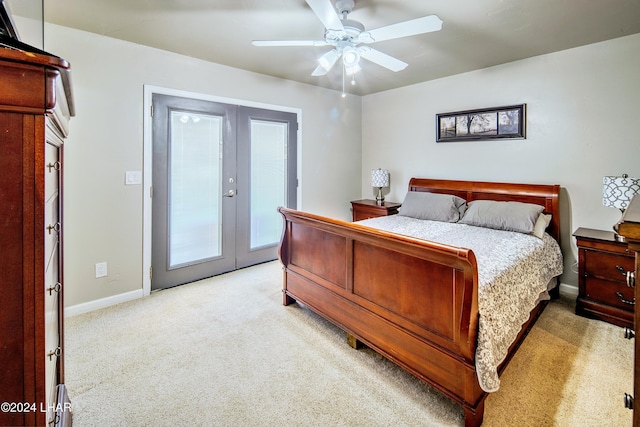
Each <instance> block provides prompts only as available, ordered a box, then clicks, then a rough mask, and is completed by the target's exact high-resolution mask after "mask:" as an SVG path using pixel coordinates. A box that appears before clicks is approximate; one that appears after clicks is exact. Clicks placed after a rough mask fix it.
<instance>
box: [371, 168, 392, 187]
mask: <svg viewBox="0 0 640 427" xmlns="http://www.w3.org/2000/svg"><path fill="white" fill-rule="evenodd" d="M371 186H372V187H378V188H382V187H388V186H389V171H388V170H385V169H374V170H372V171H371Z"/></svg>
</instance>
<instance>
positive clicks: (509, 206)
mask: <svg viewBox="0 0 640 427" xmlns="http://www.w3.org/2000/svg"><path fill="white" fill-rule="evenodd" d="M543 209H544V208H543V207H542V206H540V205H534V204H531V203H521V202H497V201H494V200H474V201H472V202H469V204H468V207H467V211H466V212H465V214H464V216H463V217H462V219H460V223H461V224H469V225H475V226H477V227H486V228H495V229H497V230H508V231H517V232H519V233H525V234H531V233H533V230H534V227H535V225H536V221H537V220H538V216H539V215H540V213H542V211H543Z"/></svg>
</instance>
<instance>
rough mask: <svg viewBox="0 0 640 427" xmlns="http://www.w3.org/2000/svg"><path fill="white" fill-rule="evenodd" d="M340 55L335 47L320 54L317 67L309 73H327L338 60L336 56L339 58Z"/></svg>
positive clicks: (317, 74)
mask: <svg viewBox="0 0 640 427" xmlns="http://www.w3.org/2000/svg"><path fill="white" fill-rule="evenodd" d="M340 55H341V54H340V52H338V50H337V49H333V50H330V51H329V52H327V53H325V54H324V55H322V56H321V57H320V58H318V63H319V65H318V67H317V68H316V69H315V70H313V73H311V75H312V76H324V75H325V74H327V73H328V72H329V70H330V69H331V68H333V66H334V65H335V63H336V62H337V61H338V58H340Z"/></svg>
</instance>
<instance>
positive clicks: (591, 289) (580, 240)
mask: <svg viewBox="0 0 640 427" xmlns="http://www.w3.org/2000/svg"><path fill="white" fill-rule="evenodd" d="M573 235H574V237H575V238H576V241H577V244H578V286H579V290H578V299H577V300H576V314H579V315H581V316H585V317H590V318H592V319H599V320H604V321H605V322H609V323H613V324H614V325H618V326H626V327H629V328H633V314H634V305H635V298H634V290H633V288H630V287H628V286H627V283H626V277H627V272H628V271H633V270H634V267H635V264H634V263H635V260H634V255H633V253H631V252H629V250H628V249H627V243H626V242H620V241H618V240H616V238H615V234H614V233H613V231H602V230H593V229H590V228H578V229H577V230H576V232H575V233H573Z"/></svg>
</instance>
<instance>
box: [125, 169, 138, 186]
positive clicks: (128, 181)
mask: <svg viewBox="0 0 640 427" xmlns="http://www.w3.org/2000/svg"><path fill="white" fill-rule="evenodd" d="M124 184H125V185H140V184H142V171H126V172H125V175H124Z"/></svg>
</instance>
